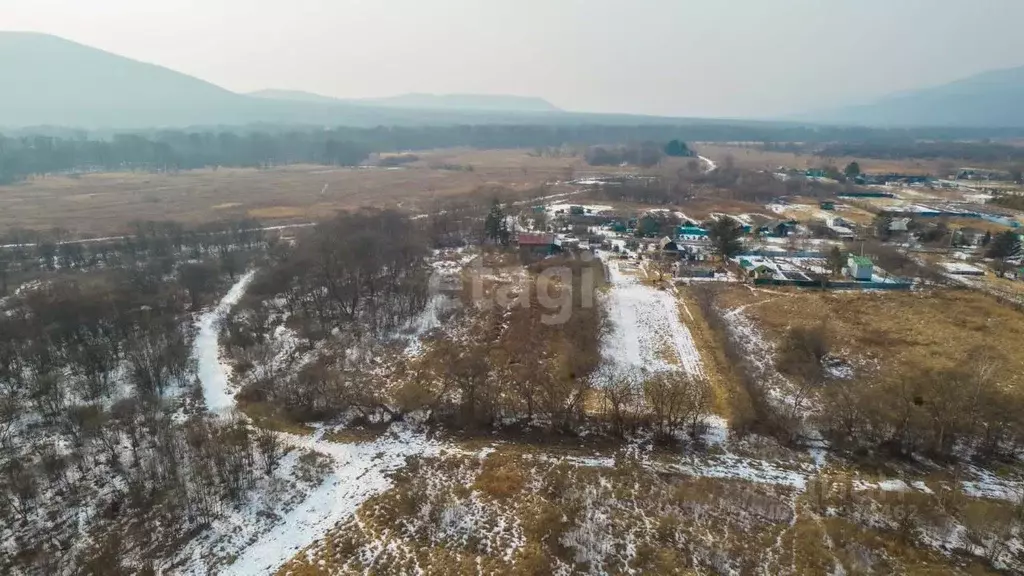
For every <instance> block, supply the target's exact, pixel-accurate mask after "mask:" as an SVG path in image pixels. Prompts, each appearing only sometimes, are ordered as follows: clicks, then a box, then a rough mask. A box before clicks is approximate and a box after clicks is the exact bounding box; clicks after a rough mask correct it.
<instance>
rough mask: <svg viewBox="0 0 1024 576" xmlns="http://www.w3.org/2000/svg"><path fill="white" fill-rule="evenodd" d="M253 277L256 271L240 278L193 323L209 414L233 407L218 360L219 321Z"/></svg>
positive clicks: (223, 369) (224, 369) (194, 349)
mask: <svg viewBox="0 0 1024 576" xmlns="http://www.w3.org/2000/svg"><path fill="white" fill-rule="evenodd" d="M255 275H256V271H255V270H252V271H249V272H248V273H246V274H245V275H244V276H242V277H241V278H240V279H239V280H238V282H236V283H235V285H234V286H232V287H231V290H229V291H228V293H227V295H225V296H224V298H223V299H221V301H220V303H219V304H218V305H217V307H216V308H214V309H213V310H210V311H208V312H206V313H205V314H203V315H202V316H200V317H199V321H198V322H196V327H197V328H199V333H198V334H197V335H196V340H195V344H194V345H193V357H194V358H195V359H196V362H197V363H198V365H199V380H200V382H202V385H203V399H204V400H205V401H206V408H207V410H209V411H210V412H214V413H218V414H223V413H225V412H228V411H230V410H231V409H232V408H234V406H235V398H234V394H232V393H231V391H230V389H229V388H228V368H227V366H225V365H224V364H223V363H222V362H221V361H220V345H219V343H218V337H219V331H220V321H221V320H222V319H223V318H224V316H225V315H227V313H228V312H230V311H231V308H232V307H234V305H235V304H238V301H239V300H241V299H242V296H243V295H244V294H245V290H246V288H248V287H249V283H250V282H252V279H253V276H255Z"/></svg>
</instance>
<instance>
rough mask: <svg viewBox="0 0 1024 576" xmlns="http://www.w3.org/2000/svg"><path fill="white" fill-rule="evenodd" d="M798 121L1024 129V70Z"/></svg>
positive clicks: (895, 96) (998, 72) (994, 73)
mask: <svg viewBox="0 0 1024 576" xmlns="http://www.w3.org/2000/svg"><path fill="white" fill-rule="evenodd" d="M796 119H797V120H803V121H811V122H818V123H826V124H851V125H860V126H880V127H916V126H950V127H996V128H1011V127H1012V128H1020V127H1024V66H1021V67H1018V68H1008V69H1005V70H993V71H991V72H983V73H981V74H976V75H974V76H970V77H968V78H964V79H962V80H957V81H955V82H950V83H949V84H944V85H941V86H935V87H931V88H923V89H920V90H913V91H909V92H903V93H900V94H893V95H891V96H888V97H885V98H882V99H880V100H878V101H876V102H872V103H868V104H863V105H859V106H850V107H845V108H838V109H835V110H828V111H824V112H820V113H812V114H806V115H801V116H799V117H797V118H796Z"/></svg>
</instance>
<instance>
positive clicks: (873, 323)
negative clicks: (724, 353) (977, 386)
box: [722, 286, 1024, 391]
mask: <svg viewBox="0 0 1024 576" xmlns="http://www.w3.org/2000/svg"><path fill="white" fill-rule="evenodd" d="M722 303H723V304H724V305H725V306H726V307H727V308H730V309H735V308H738V307H740V306H744V308H743V312H744V314H746V315H747V316H749V317H751V318H752V319H754V320H755V321H756V322H757V324H758V325H759V327H760V328H761V330H762V331H763V332H764V334H765V336H766V337H767V338H768V339H770V340H773V341H775V342H776V343H778V342H781V340H782V338H783V336H784V335H785V333H786V331H787V330H788V329H789V328H790V327H792V326H814V325H816V324H818V323H820V322H823V321H824V322H826V325H827V327H828V333H829V337H830V340H831V343H832V347H833V349H834V350H835V351H836V352H837V353H839V354H840V355H842V356H844V357H846V358H848V359H850V360H851V361H853V362H854V364H860V365H862V366H865V367H868V368H869V369H870V371H872V372H875V373H876V374H882V375H886V376H899V375H910V374H913V373H916V372H920V371H921V370H923V369H927V368H936V369H946V368H953V367H955V366H957V365H961V364H962V363H963V362H964V361H965V360H966V359H967V358H968V357H969V355H970V354H971V353H972V352H974V351H977V350H978V349H979V348H981V347H984V348H985V349H986V350H988V351H989V352H991V353H992V354H993V355H994V356H995V357H996V358H998V366H999V372H1000V374H999V375H1000V378H1001V380H1002V381H1003V382H1005V383H1006V384H1007V385H1008V386H1011V387H1013V388H1017V389H1020V386H1021V383H1022V379H1024V377H1022V374H1024V372H1022V369H1024V313H1021V312H1019V311H1017V310H1015V309H1013V308H1011V307H1009V306H1006V305H1005V304H1002V303H1000V302H999V301H997V300H996V299H995V298H993V297H992V296H990V295H988V294H985V293H983V292H980V291H977V290H968V289H964V288H942V289H929V290H923V291H913V292H845V291H832V292H822V291H818V290H799V289H785V288H772V289H771V290H758V289H751V288H750V287H747V286H734V287H730V288H729V289H727V290H726V291H725V292H724V294H723V295H722ZM1022 391H1024V389H1022Z"/></svg>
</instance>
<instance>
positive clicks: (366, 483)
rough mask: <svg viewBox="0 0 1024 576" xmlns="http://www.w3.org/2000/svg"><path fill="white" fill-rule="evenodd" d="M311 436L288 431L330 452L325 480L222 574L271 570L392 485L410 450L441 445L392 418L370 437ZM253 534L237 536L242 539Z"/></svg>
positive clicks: (432, 450)
mask: <svg viewBox="0 0 1024 576" xmlns="http://www.w3.org/2000/svg"><path fill="white" fill-rule="evenodd" d="M321 435H322V432H319V431H318V432H317V433H316V434H315V435H313V436H309V437H303V436H289V435H282V437H283V438H287V439H288V442H289V444H290V445H291V446H293V447H296V448H308V449H312V450H315V451H317V452H321V453H324V454H326V455H328V456H329V457H330V458H331V460H332V468H333V469H332V471H331V473H330V475H328V477H327V479H326V481H325V482H324V483H323V484H321V485H320V486H319V487H318V488H316V489H315V490H313V491H312V492H311V493H310V494H309V496H308V497H307V498H306V499H305V501H303V502H302V504H300V505H298V506H296V507H295V508H294V509H293V510H292V511H291V512H289V513H287V514H285V515H284V516H283V517H282V518H281V520H280V521H279V522H278V523H277V524H276V525H275V526H274V527H273V528H272V529H271V530H270V531H269V532H266V533H265V534H262V535H259V536H258V537H256V538H255V540H252V543H251V544H248V545H247V546H245V547H244V549H243V550H242V551H241V552H240V554H239V556H238V559H237V560H236V561H235V562H234V563H233V564H232V565H231V566H229V567H227V568H226V569H225V570H224V571H223V572H222V574H239V575H245V576H251V575H253V574H273V573H274V572H275V571H276V570H277V568H278V567H280V566H281V565H282V564H284V563H285V562H287V561H288V560H289V559H291V557H292V556H294V555H295V554H296V553H298V552H299V551H300V550H301V549H302V548H304V547H306V546H308V545H309V544H312V543H313V542H314V541H316V540H317V539H318V538H322V537H323V536H324V535H325V534H326V533H327V531H328V530H330V529H331V528H333V527H334V526H335V525H336V524H337V523H338V522H340V521H343V520H346V519H348V518H349V517H351V516H352V515H353V514H354V513H355V511H356V509H357V508H359V506H360V505H361V504H362V503H363V502H365V501H366V500H368V499H370V498H371V497H373V496H376V495H377V494H380V493H382V492H384V491H386V490H388V489H390V488H391V485H392V482H391V480H390V479H389V478H388V475H389V474H390V473H392V472H394V471H396V470H399V469H401V468H403V467H404V466H405V464H406V458H409V457H411V456H426V457H429V456H434V455H436V454H437V453H438V452H439V448H440V445H439V444H437V443H436V442H433V441H430V440H427V438H426V437H425V436H424V435H423V434H422V433H420V432H417V431H415V430H414V429H412V428H411V427H409V426H406V425H403V424H395V425H393V426H392V427H391V429H390V430H389V431H388V433H387V434H385V435H384V436H382V437H381V438H378V439H377V440H376V441H374V442H368V443H361V444H337V443H331V442H326V441H324V440H323V439H322V438H321ZM251 538H252V536H248V537H240V538H239V539H238V540H239V541H240V542H247V541H250V539H251Z"/></svg>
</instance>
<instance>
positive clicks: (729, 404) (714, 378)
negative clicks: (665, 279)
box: [679, 287, 751, 422]
mask: <svg viewBox="0 0 1024 576" xmlns="http://www.w3.org/2000/svg"><path fill="white" fill-rule="evenodd" d="M679 314H680V319H681V320H682V322H683V324H685V325H686V327H687V328H688V329H689V330H690V335H691V336H692V337H693V342H694V344H695V345H696V346H697V351H698V352H700V360H701V365H702V366H703V368H704V374H705V375H707V378H708V382H709V383H710V384H711V392H712V400H711V409H712V411H713V412H714V413H715V414H718V415H719V416H722V417H723V418H725V419H726V420H728V421H730V422H732V421H733V419H734V418H737V417H739V416H740V415H741V414H743V413H747V412H749V410H750V409H751V408H750V395H749V393H747V391H746V390H744V388H743V386H741V385H740V382H739V378H738V377H737V375H736V373H735V372H734V371H733V367H732V365H731V364H730V363H729V362H728V360H727V359H726V357H725V352H724V351H723V350H722V346H721V345H720V344H719V342H718V341H717V338H716V336H715V333H714V331H713V330H711V327H710V326H708V323H707V320H705V318H704V316H703V314H702V313H701V310H700V306H698V305H697V303H696V302H695V301H694V300H693V296H692V295H691V294H690V291H689V289H688V288H686V287H680V290H679Z"/></svg>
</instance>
